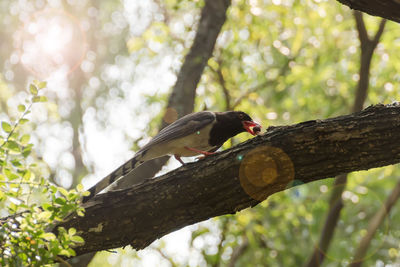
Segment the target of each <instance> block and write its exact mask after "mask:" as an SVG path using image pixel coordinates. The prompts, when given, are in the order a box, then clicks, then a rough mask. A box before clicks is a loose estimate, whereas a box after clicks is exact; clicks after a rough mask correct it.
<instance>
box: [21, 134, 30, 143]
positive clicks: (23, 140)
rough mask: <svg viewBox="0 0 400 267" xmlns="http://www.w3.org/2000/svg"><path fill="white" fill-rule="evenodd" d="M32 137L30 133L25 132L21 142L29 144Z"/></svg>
mask: <svg viewBox="0 0 400 267" xmlns="http://www.w3.org/2000/svg"><path fill="white" fill-rule="evenodd" d="M30 138H31V136H30V135H29V134H24V135H23V136H21V138H20V139H19V142H20V143H21V145H27V144H28V143H29V139H30Z"/></svg>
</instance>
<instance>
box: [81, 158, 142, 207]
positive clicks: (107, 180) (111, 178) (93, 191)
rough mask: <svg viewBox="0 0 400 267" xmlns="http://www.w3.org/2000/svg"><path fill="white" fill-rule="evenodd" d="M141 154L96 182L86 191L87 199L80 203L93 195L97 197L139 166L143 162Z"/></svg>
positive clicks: (85, 199)
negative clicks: (87, 193) (87, 192)
mask: <svg viewBox="0 0 400 267" xmlns="http://www.w3.org/2000/svg"><path fill="white" fill-rule="evenodd" d="M142 156H143V154H142V153H137V154H136V155H135V156H134V157H133V158H131V159H130V160H128V161H127V162H125V163H124V164H122V165H121V166H119V167H118V168H117V169H116V170H115V171H113V172H112V173H110V174H109V175H107V176H106V177H104V178H103V179H102V180H101V181H100V182H98V183H97V184H96V185H94V186H92V187H91V188H90V189H89V190H88V191H89V192H90V195H89V196H87V197H84V198H83V200H82V202H86V201H88V200H89V199H91V198H92V197H94V196H95V195H97V194H98V193H99V192H100V191H102V190H103V189H105V188H106V187H108V186H109V185H111V184H112V183H114V182H115V181H116V180H118V179H119V178H121V177H122V176H125V175H126V174H128V173H129V172H130V171H132V170H133V169H135V168H136V167H138V166H139V165H140V164H142V163H143V162H142V161H141V158H142Z"/></svg>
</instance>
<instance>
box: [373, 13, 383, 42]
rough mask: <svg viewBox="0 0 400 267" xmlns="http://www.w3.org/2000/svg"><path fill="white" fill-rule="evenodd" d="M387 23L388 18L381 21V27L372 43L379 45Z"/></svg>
mask: <svg viewBox="0 0 400 267" xmlns="http://www.w3.org/2000/svg"><path fill="white" fill-rule="evenodd" d="M385 25H386V19H382V20H381V22H380V23H379V28H378V30H377V31H376V33H375V36H374V38H372V43H373V44H374V46H377V45H378V43H379V40H380V39H381V37H382V34H383V31H384V29H385Z"/></svg>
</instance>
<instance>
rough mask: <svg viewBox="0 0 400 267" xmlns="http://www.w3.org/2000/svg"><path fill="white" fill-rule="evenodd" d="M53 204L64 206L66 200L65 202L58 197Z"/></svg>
mask: <svg viewBox="0 0 400 267" xmlns="http://www.w3.org/2000/svg"><path fill="white" fill-rule="evenodd" d="M54 202H55V203H57V204H59V205H65V203H66V200H65V198H61V197H58V198H56V200H54Z"/></svg>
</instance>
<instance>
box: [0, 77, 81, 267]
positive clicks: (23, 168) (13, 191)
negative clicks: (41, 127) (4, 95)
mask: <svg viewBox="0 0 400 267" xmlns="http://www.w3.org/2000/svg"><path fill="white" fill-rule="evenodd" d="M45 87H46V83H44V82H34V83H32V84H30V85H29V91H30V94H31V98H30V99H29V100H26V101H25V102H24V103H23V104H19V105H18V111H19V112H20V117H19V118H18V119H17V120H16V121H15V122H14V123H11V122H7V121H2V122H1V128H2V133H3V134H4V135H3V134H2V135H1V136H0V170H1V172H0V207H1V214H2V217H4V218H3V219H4V220H3V219H2V221H0V255H1V257H0V265H1V266H43V265H45V264H48V263H54V262H55V261H59V260H60V256H65V257H70V256H74V255H75V251H74V250H73V247H74V246H76V245H79V244H83V242H84V241H83V239H82V237H80V236H79V235H77V233H76V230H75V229H74V228H70V229H68V230H67V229H64V228H62V227H60V228H58V231H57V235H56V234H54V233H52V232H51V230H52V229H53V228H54V227H55V225H56V224H57V223H58V222H61V221H62V220H63V219H64V218H66V217H67V216H68V215H70V214H72V213H77V214H78V215H79V216H83V215H84V209H83V208H81V207H80V200H79V199H80V198H81V197H82V196H84V195H86V194H87V193H88V192H85V191H84V190H83V186H82V185H79V186H78V187H77V189H76V190H75V189H72V190H66V189H64V188H62V187H57V186H55V185H52V184H51V183H49V181H48V180H47V179H45V178H44V177H42V174H41V173H40V170H38V168H37V166H38V162H35V160H34V158H33V157H31V156H30V154H31V152H32V149H33V148H34V146H33V144H32V143H30V135H29V134H28V133H25V131H24V130H26V129H24V125H25V123H28V122H29V121H28V119H26V116H27V115H28V114H29V113H30V110H31V106H32V104H33V103H36V102H46V97H44V96H42V95H39V92H40V90H41V89H43V88H45ZM5 215H7V216H9V217H7V218H6V217H5Z"/></svg>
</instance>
